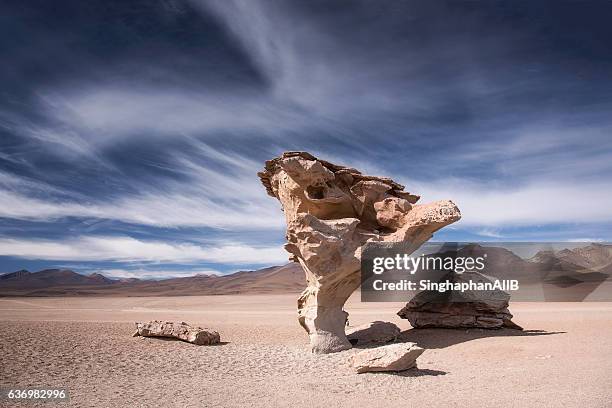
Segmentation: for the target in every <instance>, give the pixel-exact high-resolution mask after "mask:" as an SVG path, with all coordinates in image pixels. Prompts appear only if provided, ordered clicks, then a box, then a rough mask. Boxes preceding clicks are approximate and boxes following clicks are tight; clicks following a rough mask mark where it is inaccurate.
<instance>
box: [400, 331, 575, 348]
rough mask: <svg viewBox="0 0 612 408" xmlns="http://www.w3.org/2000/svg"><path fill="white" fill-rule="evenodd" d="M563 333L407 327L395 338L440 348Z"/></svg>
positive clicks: (421, 345) (426, 346) (424, 346)
mask: <svg viewBox="0 0 612 408" xmlns="http://www.w3.org/2000/svg"><path fill="white" fill-rule="evenodd" d="M564 333H566V332H563V331H558V332H549V331H546V330H514V329H498V330H490V329H409V330H405V331H403V332H402V333H400V335H399V336H398V338H397V340H398V341H402V342H406V341H411V342H413V343H417V344H418V345H419V346H420V347H423V348H425V349H441V348H445V347H450V346H453V345H455V344H459V343H464V342H466V341H471V340H477V339H484V338H487V337H531V336H550V335H554V334H564Z"/></svg>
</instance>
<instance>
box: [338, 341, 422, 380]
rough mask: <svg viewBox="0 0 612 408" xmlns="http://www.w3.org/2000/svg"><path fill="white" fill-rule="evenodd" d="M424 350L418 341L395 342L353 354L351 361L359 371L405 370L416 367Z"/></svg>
mask: <svg viewBox="0 0 612 408" xmlns="http://www.w3.org/2000/svg"><path fill="white" fill-rule="evenodd" d="M424 351H425V349H423V348H421V347H419V346H417V345H416V343H393V344H387V345H385V346H380V347H376V348H371V349H365V350H363V351H360V352H359V353H356V354H353V355H352V356H351V358H350V363H351V365H352V366H353V367H355V369H357V372H358V373H366V372H368V371H403V370H407V369H409V368H413V367H416V359H417V358H418V357H419V356H420V355H421V354H423V352H424Z"/></svg>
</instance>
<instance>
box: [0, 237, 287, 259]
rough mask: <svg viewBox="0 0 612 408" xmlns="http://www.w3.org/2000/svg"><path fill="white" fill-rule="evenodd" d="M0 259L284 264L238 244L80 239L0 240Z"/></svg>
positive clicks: (265, 251)
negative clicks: (5, 257)
mask: <svg viewBox="0 0 612 408" xmlns="http://www.w3.org/2000/svg"><path fill="white" fill-rule="evenodd" d="M0 255H3V256H13V257H17V258H24V259H45V260H55V261H113V262H163V263H187V262H210V263H220V264H232V265H233V264H235V265H250V264H253V265H270V264H283V263H286V262H287V254H286V253H285V252H284V250H283V249H282V247H281V246H280V245H279V246H268V247H255V246H249V245H244V244H240V243H231V244H229V243H228V244H221V243H219V244H217V245H215V246H208V247H204V246H200V245H195V244H191V243H168V242H161V241H141V240H138V239H135V238H132V237H98V236H82V237H77V238H74V239H69V240H60V241H50V240H34V239H6V238H4V239H0Z"/></svg>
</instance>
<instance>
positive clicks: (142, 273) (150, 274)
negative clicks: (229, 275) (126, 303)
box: [95, 269, 222, 279]
mask: <svg viewBox="0 0 612 408" xmlns="http://www.w3.org/2000/svg"><path fill="white" fill-rule="evenodd" d="M95 272H96V273H101V274H102V275H104V276H106V277H109V278H116V279H129V278H138V279H168V278H185V277H188V276H194V275H222V273H220V272H218V271H215V270H213V269H188V270H180V269H179V270H173V269H161V270H151V269H97V270H95Z"/></svg>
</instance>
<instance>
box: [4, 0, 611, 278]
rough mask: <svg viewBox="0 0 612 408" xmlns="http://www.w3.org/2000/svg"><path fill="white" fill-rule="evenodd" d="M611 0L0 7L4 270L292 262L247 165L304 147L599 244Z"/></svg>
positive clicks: (152, 269)
mask: <svg viewBox="0 0 612 408" xmlns="http://www.w3.org/2000/svg"><path fill="white" fill-rule="evenodd" d="M611 19H612V3H610V2H602V1H582V2H575V1H537V2H527V1H521V2H516V1H515V2H485V1H471V2H467V1H429V2H423V1H418V2H417V1H376V2H373V1H309V2H299V1H256V0H255V1H228V0H219V1H171V0H166V1H149V0H148V1H62V2H49V1H3V2H2V4H1V5H0V50H1V51H0V53H1V58H2V64H0V92H1V93H0V95H1V98H0V272H9V271H12V270H15V269H20V268H22V267H27V268H30V269H33V270H36V269H41V268H44V267H51V266H66V267H72V268H74V269H75V270H78V271H80V272H84V273H89V272H93V271H102V273H106V274H108V275H109V276H141V277H162V276H182V275H189V274H193V273H199V272H202V273H211V272H219V273H226V272H230V271H234V270H238V269H250V268H259V267H262V266H267V265H272V264H279V263H282V262H284V260H285V259H286V256H285V254H284V253H283V250H282V247H281V244H282V242H283V240H284V225H283V217H282V213H281V212H280V209H279V207H278V205H277V203H276V202H274V200H273V199H271V198H269V197H267V196H266V194H265V191H264V189H263V188H262V187H261V186H260V184H259V181H258V179H257V177H256V172H257V171H258V170H259V169H260V167H262V165H263V162H264V161H265V160H267V159H269V158H271V157H274V156H276V155H278V154H279V153H280V152H282V151H284V150H308V151H311V152H312V153H314V154H315V155H318V156H320V157H322V158H326V159H328V160H330V161H333V162H339V163H342V164H347V165H350V166H353V167H356V168H358V169H360V170H362V171H364V172H368V173H372V174H377V175H386V176H391V177H393V178H395V179H397V180H398V181H400V182H402V183H403V184H405V185H406V186H407V190H409V191H412V192H415V193H418V194H421V195H422V197H423V200H424V201H430V200H435V199H442V198H450V199H453V200H454V201H455V202H457V204H458V205H459V207H460V209H461V210H462V213H463V219H462V220H461V221H460V222H459V223H457V224H455V225H454V226H452V227H451V228H446V229H445V230H443V231H441V232H439V233H438V234H437V235H436V239H440V240H443V239H448V240H505V241H512V240H527V241H533V240H548V241H553V240H610V239H612V234H611V233H610V227H611V225H612V206H611V205H610V203H611V202H612V200H611V198H612V193H611V191H612V188H611V187H612V185H611V184H612V182H611V181H610V180H611V177H610V176H611V173H612V136H611V130H612V116H611V115H610V112H611V111H612V109H611V108H612V25H610V23H609V22H610V21H611Z"/></svg>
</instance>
